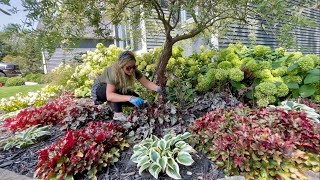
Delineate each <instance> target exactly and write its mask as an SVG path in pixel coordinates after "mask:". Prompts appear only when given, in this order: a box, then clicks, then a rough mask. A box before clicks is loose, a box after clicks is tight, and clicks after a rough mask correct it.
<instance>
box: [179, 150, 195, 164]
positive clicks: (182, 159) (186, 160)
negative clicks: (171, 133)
mask: <svg viewBox="0 0 320 180" xmlns="http://www.w3.org/2000/svg"><path fill="white" fill-rule="evenodd" d="M176 160H177V162H178V163H180V164H182V165H185V166H191V164H192V163H193V162H194V160H193V159H192V157H191V155H190V154H189V153H187V152H179V153H178V156H177V158H176Z"/></svg>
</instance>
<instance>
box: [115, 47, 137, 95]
mask: <svg viewBox="0 0 320 180" xmlns="http://www.w3.org/2000/svg"><path fill="white" fill-rule="evenodd" d="M129 61H136V59H135V57H134V55H133V53H132V52H131V51H125V52H123V53H121V54H120V56H119V59H118V61H117V62H116V63H114V64H113V65H112V76H113V78H114V80H115V82H117V83H118V84H117V89H118V88H119V89H120V91H121V92H122V93H123V94H125V93H127V92H128V89H129V87H132V86H133V85H134V78H135V73H133V74H132V75H130V76H128V75H126V73H125V72H124V70H123V67H124V66H125V65H126V64H127V63H128V62H129Z"/></svg>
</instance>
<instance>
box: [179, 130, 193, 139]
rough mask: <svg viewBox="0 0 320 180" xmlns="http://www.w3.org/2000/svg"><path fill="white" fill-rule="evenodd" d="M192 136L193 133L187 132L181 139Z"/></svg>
mask: <svg viewBox="0 0 320 180" xmlns="http://www.w3.org/2000/svg"><path fill="white" fill-rule="evenodd" d="M189 137H191V133H189V132H185V133H184V134H183V135H181V140H185V139H188V138H189Z"/></svg>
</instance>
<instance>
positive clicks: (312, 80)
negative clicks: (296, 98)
mask: <svg viewBox="0 0 320 180" xmlns="http://www.w3.org/2000/svg"><path fill="white" fill-rule="evenodd" d="M303 82H304V84H311V83H315V82H320V75H314V74H308V75H307V77H306V78H305V79H304V81H303Z"/></svg>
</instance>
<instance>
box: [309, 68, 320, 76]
mask: <svg viewBox="0 0 320 180" xmlns="http://www.w3.org/2000/svg"><path fill="white" fill-rule="evenodd" d="M308 73H309V74H313V75H317V76H320V69H313V70H310V71H308Z"/></svg>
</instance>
